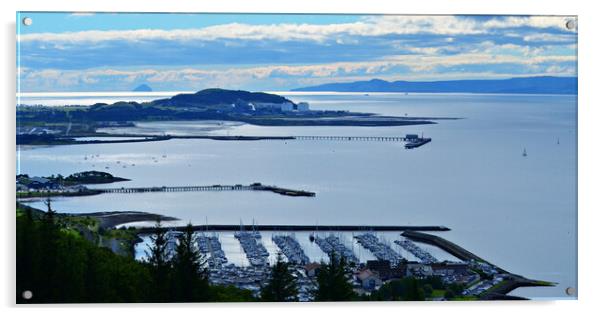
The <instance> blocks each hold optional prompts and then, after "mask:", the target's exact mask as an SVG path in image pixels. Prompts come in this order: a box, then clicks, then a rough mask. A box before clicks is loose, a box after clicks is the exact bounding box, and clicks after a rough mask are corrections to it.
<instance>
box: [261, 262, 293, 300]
mask: <svg viewBox="0 0 602 316" xmlns="http://www.w3.org/2000/svg"><path fill="white" fill-rule="evenodd" d="M289 267H290V265H289V264H288V263H287V262H284V261H283V259H282V254H280V253H279V254H278V260H277V261H276V264H275V265H274V266H273V267H272V273H271V275H270V280H269V282H268V284H267V285H266V286H264V287H263V288H261V299H262V300H263V301H267V302H292V301H297V294H298V293H299V290H298V288H297V279H296V278H295V276H293V274H292V273H291V271H290V270H289Z"/></svg>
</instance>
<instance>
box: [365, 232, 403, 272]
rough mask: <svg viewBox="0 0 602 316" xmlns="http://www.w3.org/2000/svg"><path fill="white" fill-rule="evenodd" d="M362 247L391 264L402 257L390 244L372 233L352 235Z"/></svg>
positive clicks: (397, 261) (393, 264)
mask: <svg viewBox="0 0 602 316" xmlns="http://www.w3.org/2000/svg"><path fill="white" fill-rule="evenodd" d="M354 237H355V238H356V239H357V241H358V242H359V243H360V245H362V246H363V247H364V248H366V249H368V250H370V252H372V254H374V256H376V258H378V260H383V261H385V260H386V261H389V262H390V264H391V265H392V266H395V265H397V264H398V263H399V261H401V259H402V257H401V255H399V254H398V253H396V252H395V251H393V249H391V247H390V246H388V245H386V244H384V243H383V242H381V241H380V240H379V239H378V237H376V236H375V235H374V234H361V235H356V236H354Z"/></svg>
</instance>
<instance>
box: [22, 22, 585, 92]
mask: <svg viewBox="0 0 602 316" xmlns="http://www.w3.org/2000/svg"><path fill="white" fill-rule="evenodd" d="M25 17H29V18H31V21H32V22H33V23H32V24H31V25H29V26H25V25H23V24H22V23H20V21H22V20H23V19H24V18H25ZM571 19H573V20H574V19H575V18H574V17H563V16H447V15H441V16H411V15H410V16H405V15H284V14H282V15H275V14H181V13H180V14H170V13H153V14H135V13H40V12H20V13H18V14H17V21H18V22H19V23H17V54H18V58H17V78H18V80H19V87H20V90H21V91H22V92H83V91H131V90H132V89H134V88H135V87H136V86H138V85H140V84H143V83H144V84H148V85H149V86H151V87H152V88H153V90H155V91H192V90H202V89H206V88H215V87H218V88H224V89H244V90H252V91H284V90H290V89H294V88H298V87H304V86H310V85H317V84H323V83H332V82H351V81H360V80H370V79H374V78H378V79H383V80H389V81H395V80H408V81H434V80H456V79H498V78H511V77H525V76H576V75H577V57H576V54H577V31H576V29H573V30H569V29H567V27H566V25H567V21H569V20H571ZM575 21H576V20H575Z"/></svg>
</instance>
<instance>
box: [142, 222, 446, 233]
mask: <svg viewBox="0 0 602 316" xmlns="http://www.w3.org/2000/svg"><path fill="white" fill-rule="evenodd" d="M184 228H185V227H184V226H168V227H161V228H157V227H140V228H138V231H139V232H140V233H142V234H147V233H155V232H157V231H159V230H183V229H184ZM193 229H194V230H197V231H240V230H243V231H253V230H255V231H286V232H289V231H290V232H294V231H306V232H336V231H347V232H354V231H358V232H359V231H372V232H386V231H389V232H400V231H405V232H408V231H449V230H450V229H449V228H447V227H445V226H394V225H385V226H378V225H376V226H370V225H277V224H273V225H269V224H268V225H230V224H223V225H220V224H213V225H193Z"/></svg>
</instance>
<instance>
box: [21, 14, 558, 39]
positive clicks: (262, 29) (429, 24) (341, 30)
mask: <svg viewBox="0 0 602 316" xmlns="http://www.w3.org/2000/svg"><path fill="white" fill-rule="evenodd" d="M565 19H566V18H564V17H506V18H502V19H493V20H489V21H485V22H481V21H477V20H475V19H471V18H465V17H457V16H370V17H365V18H363V19H362V20H360V21H358V22H354V23H338V24H324V25H322V24H306V23H303V24H292V23H281V24H262V25H251V24H242V23H229V24H220V25H214V26H208V27H204V28H197V29H175V30H162V29H136V30H113V31H81V32H66V33H33V34H24V35H21V36H20V39H19V40H20V41H22V42H27V41H42V42H55V43H56V42H65V43H78V42H83V43H94V42H102V41H113V40H116V41H119V40H123V41H145V40H169V41H175V40H180V41H190V40H196V41H209V40H216V39H235V40H268V39H269V40H276V41H290V40H305V41H316V42H324V41H326V40H330V39H332V40H335V41H339V42H342V43H347V42H349V41H351V42H353V39H350V38H349V37H353V36H383V35H400V34H438V35H460V34H464V35H470V34H482V33H486V32H488V31H489V30H490V29H495V28H511V27H521V26H529V27H535V28H545V27H555V28H563V27H564V20H565ZM448 38H449V39H450V40H453V37H448Z"/></svg>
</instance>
